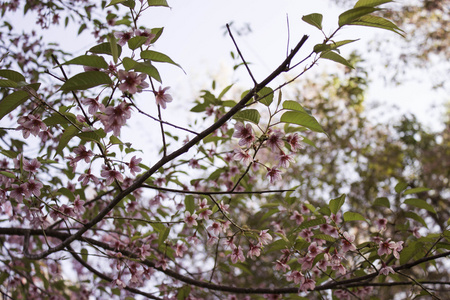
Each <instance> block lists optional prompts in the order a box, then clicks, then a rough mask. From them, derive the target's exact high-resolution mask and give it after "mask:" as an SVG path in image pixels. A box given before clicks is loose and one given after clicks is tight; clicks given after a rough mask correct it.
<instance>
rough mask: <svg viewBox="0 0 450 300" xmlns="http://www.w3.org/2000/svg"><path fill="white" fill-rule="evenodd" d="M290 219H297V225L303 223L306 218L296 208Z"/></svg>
mask: <svg viewBox="0 0 450 300" xmlns="http://www.w3.org/2000/svg"><path fill="white" fill-rule="evenodd" d="M289 219H290V220H295V223H296V224H297V225H300V224H302V222H303V221H304V218H303V216H302V215H301V214H299V212H298V211H296V210H294V214H293V215H292V216H291V217H290V218H289Z"/></svg>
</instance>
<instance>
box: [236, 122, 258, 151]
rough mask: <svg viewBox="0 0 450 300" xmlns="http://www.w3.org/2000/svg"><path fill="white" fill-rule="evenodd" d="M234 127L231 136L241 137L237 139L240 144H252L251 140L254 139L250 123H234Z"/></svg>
mask: <svg viewBox="0 0 450 300" xmlns="http://www.w3.org/2000/svg"><path fill="white" fill-rule="evenodd" d="M234 129H235V131H234V133H233V137H236V138H240V139H241V140H240V141H239V145H240V146H246V147H249V146H251V145H252V143H253V141H254V140H255V136H254V135H253V129H252V125H250V124H247V125H245V126H244V124H242V123H236V125H234Z"/></svg>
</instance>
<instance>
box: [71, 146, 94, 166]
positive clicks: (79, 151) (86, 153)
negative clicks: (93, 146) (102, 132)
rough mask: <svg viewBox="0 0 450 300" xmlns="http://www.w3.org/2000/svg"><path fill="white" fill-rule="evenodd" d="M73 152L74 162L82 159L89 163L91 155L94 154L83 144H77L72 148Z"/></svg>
mask: <svg viewBox="0 0 450 300" xmlns="http://www.w3.org/2000/svg"><path fill="white" fill-rule="evenodd" d="M73 152H74V153H75V154H76V156H75V158H74V161H76V162H78V161H80V160H84V162H86V163H89V162H90V161H91V157H92V156H94V152H92V151H91V150H87V149H86V147H85V146H84V145H79V146H78V147H77V148H75V149H74V150H73Z"/></svg>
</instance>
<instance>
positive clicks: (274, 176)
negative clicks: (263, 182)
mask: <svg viewBox="0 0 450 300" xmlns="http://www.w3.org/2000/svg"><path fill="white" fill-rule="evenodd" d="M267 176H268V177H269V180H270V183H274V182H275V181H278V180H281V171H280V170H278V169H277V168H271V169H270V168H267Z"/></svg>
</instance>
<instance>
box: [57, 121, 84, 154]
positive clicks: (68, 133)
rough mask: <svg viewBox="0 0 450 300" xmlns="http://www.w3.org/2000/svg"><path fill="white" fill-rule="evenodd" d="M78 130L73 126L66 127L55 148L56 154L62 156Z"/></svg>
mask: <svg viewBox="0 0 450 300" xmlns="http://www.w3.org/2000/svg"><path fill="white" fill-rule="evenodd" d="M78 132H79V131H78V129H77V128H76V127H75V126H69V127H67V128H66V129H65V130H64V132H63V134H62V135H61V138H60V139H59V144H58V147H57V148H56V153H57V154H59V155H61V156H64V155H63V149H64V148H65V147H66V146H67V144H68V143H69V142H70V140H71V139H72V138H73V137H74V136H76V135H77V133H78Z"/></svg>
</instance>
